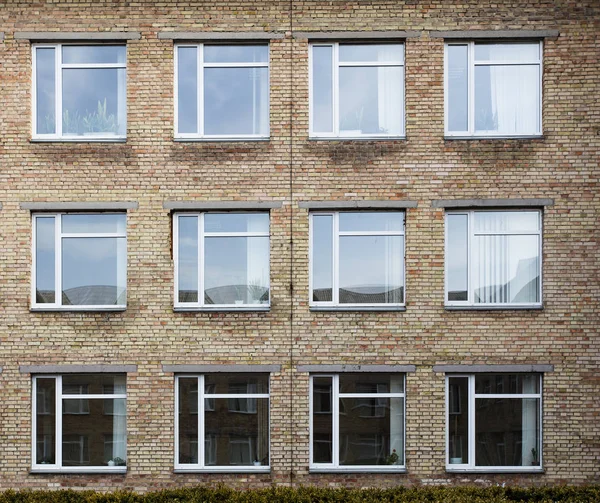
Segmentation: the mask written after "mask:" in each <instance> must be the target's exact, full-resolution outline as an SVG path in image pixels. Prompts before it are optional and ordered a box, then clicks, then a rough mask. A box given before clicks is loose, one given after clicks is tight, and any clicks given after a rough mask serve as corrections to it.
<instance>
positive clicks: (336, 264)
mask: <svg viewBox="0 0 600 503" xmlns="http://www.w3.org/2000/svg"><path fill="white" fill-rule="evenodd" d="M339 216H340V214H339V213H337V212H336V213H334V214H333V257H332V259H333V285H332V286H333V292H332V294H333V295H332V297H331V298H332V300H333V303H334V305H336V306H337V305H338V304H339V303H340V232H339V229H340V218H339Z"/></svg>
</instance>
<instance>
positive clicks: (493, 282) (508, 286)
mask: <svg viewBox="0 0 600 503" xmlns="http://www.w3.org/2000/svg"><path fill="white" fill-rule="evenodd" d="M472 260H473V288H474V292H473V293H474V301H475V303H514V304H518V303H535V302H539V301H540V298H539V282H540V261H539V237H538V236H525V235H523V236H520V235H517V236H506V235H504V236H503V235H500V236H498V235H496V236H475V237H474V239H473V253H472Z"/></svg>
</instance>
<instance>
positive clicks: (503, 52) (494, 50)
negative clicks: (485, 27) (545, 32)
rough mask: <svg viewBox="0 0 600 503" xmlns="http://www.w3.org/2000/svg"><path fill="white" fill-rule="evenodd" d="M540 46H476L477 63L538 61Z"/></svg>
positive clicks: (513, 44)
mask: <svg viewBox="0 0 600 503" xmlns="http://www.w3.org/2000/svg"><path fill="white" fill-rule="evenodd" d="M539 59H540V44H539V43H537V42H534V43H532V44H515V43H512V44H475V61H524V62H527V61H538V60H539Z"/></svg>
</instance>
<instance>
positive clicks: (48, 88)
mask: <svg viewBox="0 0 600 503" xmlns="http://www.w3.org/2000/svg"><path fill="white" fill-rule="evenodd" d="M54 56H55V49H53V48H49V47H44V48H41V47H39V48H36V50H35V67H36V69H35V71H36V75H35V78H36V86H35V87H36V96H35V99H36V115H37V117H36V125H37V127H36V132H37V133H38V134H52V133H55V132H56V125H55V120H56V118H55V103H54V101H55V89H56V87H55V86H56V82H55V72H54V64H55V59H54Z"/></svg>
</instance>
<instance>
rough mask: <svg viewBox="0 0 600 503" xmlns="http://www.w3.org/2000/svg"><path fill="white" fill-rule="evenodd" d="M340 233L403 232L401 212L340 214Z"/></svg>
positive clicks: (402, 213) (402, 215)
mask: <svg viewBox="0 0 600 503" xmlns="http://www.w3.org/2000/svg"><path fill="white" fill-rule="evenodd" d="M340 231H341V232H348V231H368V232H375V231H398V232H402V231H404V212H402V211H389V212H388V211H377V212H368V211H359V212H343V213H340Z"/></svg>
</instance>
